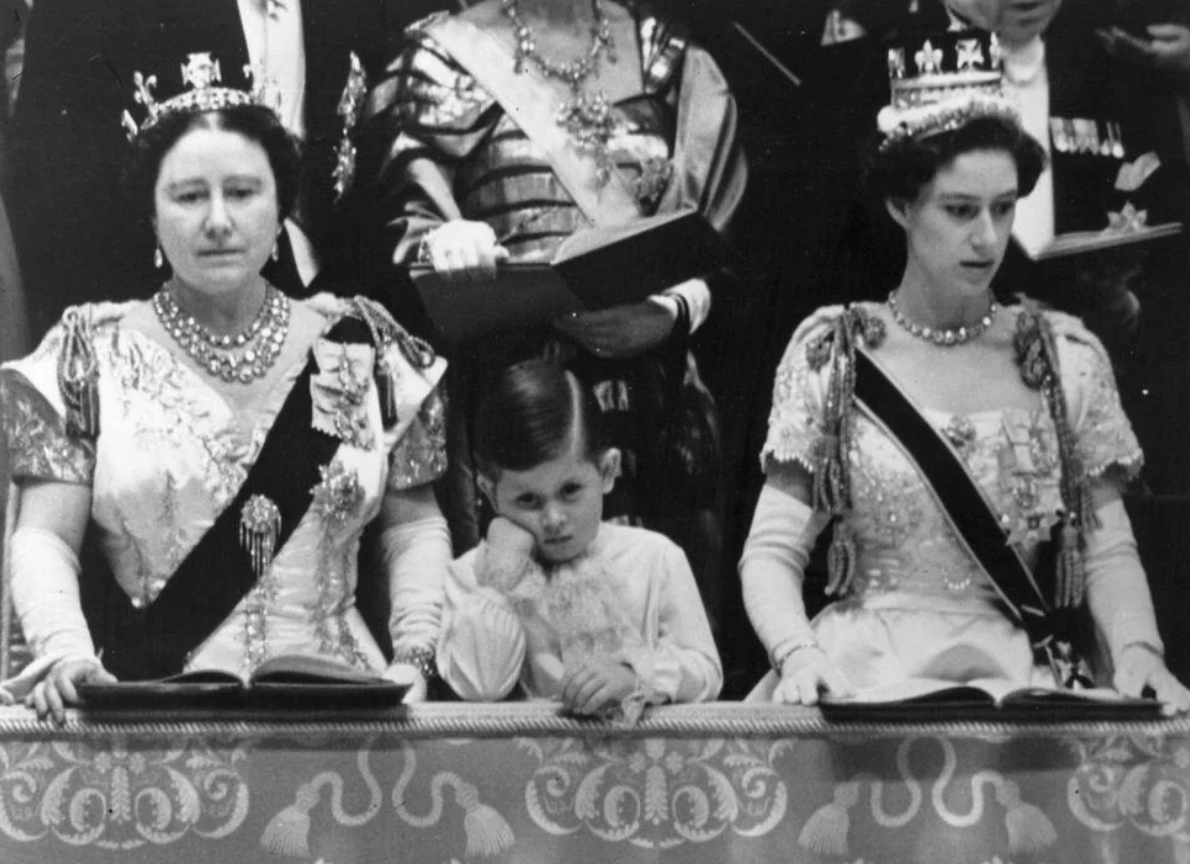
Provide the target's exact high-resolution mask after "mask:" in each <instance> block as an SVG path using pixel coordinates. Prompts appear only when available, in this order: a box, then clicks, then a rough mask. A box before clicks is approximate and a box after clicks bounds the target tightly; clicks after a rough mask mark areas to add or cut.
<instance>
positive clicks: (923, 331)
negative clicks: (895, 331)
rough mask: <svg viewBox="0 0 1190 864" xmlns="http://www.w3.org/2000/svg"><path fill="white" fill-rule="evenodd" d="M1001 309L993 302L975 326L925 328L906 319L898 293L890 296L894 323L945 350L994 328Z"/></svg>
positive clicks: (893, 292) (889, 304) (889, 305)
mask: <svg viewBox="0 0 1190 864" xmlns="http://www.w3.org/2000/svg"><path fill="white" fill-rule="evenodd" d="M999 308H1000V307H998V306H997V305H996V301H995V300H991V301H989V303H988V311H987V312H985V313H984V315H983V317H982V318H980V319H979V320H978V321H976V322H975V323H974V324H970V325H964V326H962V327H955V328H953V329H945V330H943V329H939V328H935V327H924V326H922V325H921V324H916V323H914V322H913V321H910V320H909V319H908V318H906V317H905V313H903V312H902V311H901V307H900V306H899V305H897V292H896V291H891V292H889V295H888V309H889V311H890V312H892V317H893V320H894V321H896V322H897V323H898V324H900V325H901V327H903V328H904V329H906V330H908V331H909V332H910V333H911V334H912V335H914V336H916V337H917V338H918V339H925V340H926V341H927V342H933V343H934V344H935V345H940V346H942V347H943V348H949V347H951V346H953V345H962V344H963V343H965V342H970V341H971V340H972V339H975V338H976V337H978V336H979V335H980V334H982V333H983V332H984V331H985V330H987V329H988V328H989V327H991V326H992V322H993V321H995V320H996V311H997V310H998V309H999Z"/></svg>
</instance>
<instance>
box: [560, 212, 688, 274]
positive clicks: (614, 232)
mask: <svg viewBox="0 0 1190 864" xmlns="http://www.w3.org/2000/svg"><path fill="white" fill-rule="evenodd" d="M691 215H693V216H698V211H696V210H675V211H673V212H670V213H660V214H658V215H656V216H648V217H645V218H643V219H637V220H635V221H633V222H628V223H625V224H624V225H612V226H601V227H598V228H582V229H579V230H578V231H575V232H574V233H573V234H571V235H570V236H569V237H567V238H566V239H565V240H563V241H562V242H561V243H559V244H558V248H557V250H555V252H554V263H555V264H558V263H560V262H563V261H572V260H574V259H575V258H579V257H581V256H583V255H587V254H589V253H591V252H594V251H595V250H597V249H604V248H606V247H608V246H611V245H613V244H615V243H618V242H619V241H621V240H623V239H625V238H627V237H635V236H637V235H638V234H645V233H647V232H649V231H653V230H655V229H657V228H660V227H661V226H663V225H668V224H669V223H670V222H676V221H678V220H679V219H686V218H688V217H690V216H691Z"/></svg>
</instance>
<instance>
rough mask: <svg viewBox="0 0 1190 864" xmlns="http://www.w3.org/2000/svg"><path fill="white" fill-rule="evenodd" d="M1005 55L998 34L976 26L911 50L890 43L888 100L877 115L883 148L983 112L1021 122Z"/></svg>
mask: <svg viewBox="0 0 1190 864" xmlns="http://www.w3.org/2000/svg"><path fill="white" fill-rule="evenodd" d="M1002 59H1003V55H1002V53H1001V49H1000V42H999V40H998V39H997V38H996V35H995V34H994V33H983V32H975V31H965V32H959V33H940V34H937V35H935V36H933V37H931V38H930V39H927V40H925V42H924V43H922V45H921V46H920V47H919V48H918V49H917V50H916V51H913V53H912V54H908V52H907V49H906V48H904V47H897V48H890V49H889V51H888V79H889V90H890V99H889V104H888V105H886V106H885V107H884V108H882V109H881V110H880V113H879V114H878V115H877V117H876V126H877V128H878V129H879V130H880V133H881V135H883V136H884V140H883V141H882V142H881V144H880V148H881V149H882V150H883V149H885V148H887V147H889V146H890V145H892V144H893V143H895V142H897V141H903V140H905V139H919V138H925V137H927V136H929V135H937V134H938V133H940V132H948V131H951V130H954V129H958V128H959V127H961V126H964V125H965V124H967V123H969V122H971V121H972V120H975V119H977V118H980V117H997V118H1000V119H1003V120H1007V121H1009V122H1012V123H1017V124H1019V123H1020V120H1021V118H1020V113H1019V112H1018V111H1017V109H1016V107H1015V106H1014V105H1013V104H1012V102H1010V101H1009V100H1008V99H1007V98H1005V96H1004V92H1003V72H1002V69H1001V64H1002ZM909 61H912V63H913V70H914V73H915V74H910V70H909Z"/></svg>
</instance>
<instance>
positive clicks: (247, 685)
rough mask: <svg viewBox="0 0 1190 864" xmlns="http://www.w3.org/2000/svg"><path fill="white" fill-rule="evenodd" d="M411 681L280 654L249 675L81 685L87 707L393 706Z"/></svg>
mask: <svg viewBox="0 0 1190 864" xmlns="http://www.w3.org/2000/svg"><path fill="white" fill-rule="evenodd" d="M412 685H413V677H412V675H411V676H410V680H409V681H392V680H390V679H389V678H382V677H381V676H380V674H379V673H377V672H370V671H366V670H361V669H356V668H355V667H353V666H348V665H346V664H344V663H340V662H337V661H335V660H328V659H325V658H322V657H309V656H304V655H297V654H294V655H282V656H280V657H273V658H270V659H269V660H266V661H264V662H263V663H261V664H260V665H259V666H258V667H257V668H256V671H255V672H253V673H252V675H251V676H250V677H249V678H248V679H246V680H245V679H243V678H240V677H239V676H237V675H235V674H233V673H231V672H225V671H222V670H202V669H199V670H195V671H192V672H182V673H180V674H178V675H171V676H169V677H168V678H158V679H155V680H152V681H119V682H116V683H114V684H81V685H79V695H80V696H81V697H82V698H83V705H84V707H85V708H86V709H87V710H116V711H123V710H128V709H143V708H156V709H164V710H168V709H174V708H233V707H238V706H244V707H250V708H265V707H293V708H313V707H322V706H328V707H329V706H333V707H340V708H347V707H378V706H387V705H397V704H399V703H400V702H401V700H402V699H403V698H404V696H405V693H406V692H408V690H409V688H410V687H411V686H412Z"/></svg>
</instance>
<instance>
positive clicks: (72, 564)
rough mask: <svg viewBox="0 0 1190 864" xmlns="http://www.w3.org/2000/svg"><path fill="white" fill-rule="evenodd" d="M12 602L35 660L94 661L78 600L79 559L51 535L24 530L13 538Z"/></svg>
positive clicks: (20, 529) (91, 645)
mask: <svg viewBox="0 0 1190 864" xmlns="http://www.w3.org/2000/svg"><path fill="white" fill-rule="evenodd" d="M10 554H11V555H12V599H13V606H14V608H15V610H16V613H17V617H18V618H19V619H20V622H21V629H22V630H23V631H24V633H25V639H26V640H27V641H28V642H29V647H30V648H31V649H32V650H33V656H34V657H35V658H37V659H39V660H40V659H41V658H54V659H55V660H58V659H62V658H65V657H69V658H72V659H94V660H96V661H97V660H98V658H96V656H95V647H94V645H93V644H92V641H91V631H90V630H89V629H88V628H87V620H86V618H84V617H83V605H82V600H81V599H80V597H79V574H80V573H81V572H82V568H81V566H80V565H79V559H78V555H77V554H76V553H75V551H74V550H73V549H71V548H70V547H69V546H68V545H66V542H65V541H64V540H62V538H61V537H59V536H58V535H57V534H55V533H54V532H53V531H49V530H47V529H45V528H34V527H30V526H25V527H21V528H18V529H17V530H16V531H14V532H13V535H12V548H11V550H10Z"/></svg>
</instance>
